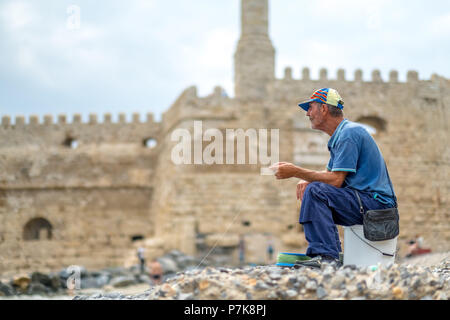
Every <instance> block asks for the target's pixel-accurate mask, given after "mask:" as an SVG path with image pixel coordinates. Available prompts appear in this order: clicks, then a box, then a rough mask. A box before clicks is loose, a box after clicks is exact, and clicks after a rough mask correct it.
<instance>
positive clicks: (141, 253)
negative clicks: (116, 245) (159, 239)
mask: <svg viewBox="0 0 450 320" xmlns="http://www.w3.org/2000/svg"><path fill="white" fill-rule="evenodd" d="M144 251H145V250H144V248H142V247H140V248H139V249H138V250H137V256H138V259H139V266H140V270H141V274H143V273H144V272H145V254H144Z"/></svg>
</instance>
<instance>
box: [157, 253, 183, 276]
mask: <svg viewBox="0 0 450 320" xmlns="http://www.w3.org/2000/svg"><path fill="white" fill-rule="evenodd" d="M157 260H158V262H159V263H160V264H161V267H162V268H163V272H164V274H168V273H177V272H178V271H179V269H178V266H177V263H176V262H175V261H174V260H173V259H172V258H170V257H168V256H163V257H161V258H158V259H157Z"/></svg>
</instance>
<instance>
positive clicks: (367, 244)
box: [350, 227, 394, 257]
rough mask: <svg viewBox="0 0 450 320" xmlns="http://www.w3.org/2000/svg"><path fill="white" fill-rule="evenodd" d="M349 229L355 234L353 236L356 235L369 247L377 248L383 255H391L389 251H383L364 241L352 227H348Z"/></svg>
mask: <svg viewBox="0 0 450 320" xmlns="http://www.w3.org/2000/svg"><path fill="white" fill-rule="evenodd" d="M350 230H352V232H353V233H354V234H355V236H357V237H358V238H359V240H361V241H362V242H364V243H365V244H367V245H368V246H369V247H372V248H373V249H375V250H377V251H378V252H379V253H381V254H382V255H383V256H388V257H393V256H394V255H393V254H390V253H385V252H383V251H381V250H380V249H378V248H376V247H374V246H373V245H371V244H370V243H368V242H367V241H365V240H364V239H363V238H361V237H360V236H358V234H357V233H356V232H355V230H353V229H352V227H350Z"/></svg>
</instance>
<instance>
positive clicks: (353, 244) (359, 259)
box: [344, 225, 397, 267]
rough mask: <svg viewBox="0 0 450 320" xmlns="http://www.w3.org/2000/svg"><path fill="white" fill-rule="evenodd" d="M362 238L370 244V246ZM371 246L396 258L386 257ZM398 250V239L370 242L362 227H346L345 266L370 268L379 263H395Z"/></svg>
mask: <svg viewBox="0 0 450 320" xmlns="http://www.w3.org/2000/svg"><path fill="white" fill-rule="evenodd" d="M352 230H353V231H352ZM355 233H356V235H355ZM358 236H359V238H358ZM360 238H361V239H362V240H364V241H365V242H367V243H368V244H370V246H369V245H368V244H367V243H364V241H362V240H361V239H360ZM371 246H373V247H375V248H376V249H378V250H380V251H381V252H384V253H387V254H392V255H394V256H393V257H389V256H385V255H383V254H382V253H381V252H379V251H377V250H376V249H375V248H372V247H371ZM396 248H397V237H395V238H394V239H391V240H385V241H369V240H367V239H366V238H365V237H364V232H363V226H362V225H354V226H350V227H344V265H349V264H354V265H356V266H357V267H369V266H373V265H377V264H378V263H380V264H381V265H387V264H388V263H390V262H392V263H393V262H394V260H395V253H396Z"/></svg>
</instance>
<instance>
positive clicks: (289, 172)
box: [270, 162, 298, 179]
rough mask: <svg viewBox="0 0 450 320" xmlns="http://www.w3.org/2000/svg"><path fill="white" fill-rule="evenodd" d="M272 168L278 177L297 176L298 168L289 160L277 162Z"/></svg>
mask: <svg viewBox="0 0 450 320" xmlns="http://www.w3.org/2000/svg"><path fill="white" fill-rule="evenodd" d="M270 169H272V170H274V171H275V177H276V178H277V179H288V178H292V177H294V176H295V174H296V173H297V171H298V168H297V167H296V166H295V165H293V164H292V163H288V162H278V163H275V164H274V165H273V166H271V167H270Z"/></svg>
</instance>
